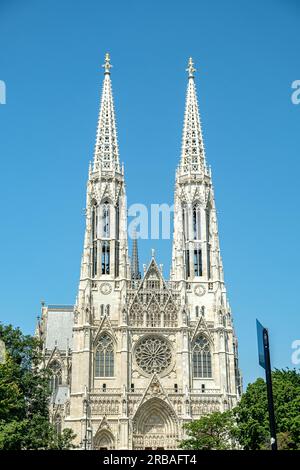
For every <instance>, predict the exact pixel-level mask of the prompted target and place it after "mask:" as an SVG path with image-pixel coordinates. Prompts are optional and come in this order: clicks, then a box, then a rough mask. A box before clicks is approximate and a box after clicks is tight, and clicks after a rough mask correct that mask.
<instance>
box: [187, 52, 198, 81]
mask: <svg viewBox="0 0 300 470" xmlns="http://www.w3.org/2000/svg"><path fill="white" fill-rule="evenodd" d="M186 71H187V72H188V74H189V78H194V72H196V69H195V67H194V62H193V59H192V57H190V58H189V62H188V68H187V69H186Z"/></svg>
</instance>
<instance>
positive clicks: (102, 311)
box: [100, 304, 104, 317]
mask: <svg viewBox="0 0 300 470" xmlns="http://www.w3.org/2000/svg"><path fill="white" fill-rule="evenodd" d="M103 315H104V305H103V304H101V305H100V316H101V317H103Z"/></svg>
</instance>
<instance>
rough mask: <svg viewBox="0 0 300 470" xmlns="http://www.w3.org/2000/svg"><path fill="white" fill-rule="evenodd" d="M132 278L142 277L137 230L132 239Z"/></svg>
mask: <svg viewBox="0 0 300 470" xmlns="http://www.w3.org/2000/svg"><path fill="white" fill-rule="evenodd" d="M131 279H141V273H140V267H139V253H138V244H137V237H136V232H134V234H133V240H132V257H131Z"/></svg>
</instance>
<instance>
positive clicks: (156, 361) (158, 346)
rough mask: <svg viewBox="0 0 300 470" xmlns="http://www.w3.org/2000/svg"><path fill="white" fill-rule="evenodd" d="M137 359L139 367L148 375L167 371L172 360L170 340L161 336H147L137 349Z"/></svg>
mask: <svg viewBox="0 0 300 470" xmlns="http://www.w3.org/2000/svg"><path fill="white" fill-rule="evenodd" d="M135 360H136V363H137V365H138V366H139V368H140V369H141V370H142V371H143V372H145V373H146V374H148V375H151V374H153V373H154V372H156V373H157V374H160V373H162V372H164V371H166V370H167V369H168V368H169V367H170V365H171V362H172V351H171V346H170V345H169V343H168V341H167V340H166V339H165V338H163V337H161V336H147V337H146V338H144V339H142V340H141V341H140V342H139V343H138V345H137V347H136V349H135Z"/></svg>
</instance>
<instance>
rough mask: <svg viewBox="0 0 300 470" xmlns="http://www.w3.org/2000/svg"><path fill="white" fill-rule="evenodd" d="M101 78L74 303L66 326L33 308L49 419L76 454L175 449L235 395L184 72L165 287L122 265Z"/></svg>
mask: <svg viewBox="0 0 300 470" xmlns="http://www.w3.org/2000/svg"><path fill="white" fill-rule="evenodd" d="M110 67H111V66H110V61H109V56H106V61H105V65H104V85H103V92H102V99H101V104H100V113H99V121H98V130H97V139H96V147H95V156H94V161H93V164H92V165H91V166H90V170H89V177H88V184H87V202H86V232H85V240H84V249H83V256H82V263H81V274H80V283H79V292H78V297H77V300H76V304H75V307H74V309H73V311H72V310H71V312H72V313H71V315H72V318H69V319H68V320H66V318H65V317H64V315H65V313H66V308H65V309H64V307H63V306H61V307H59V306H56V307H53V306H48V307H46V306H43V308H42V318H41V321H40V323H39V328H38V332H39V334H40V336H41V338H42V339H43V340H44V356H45V364H46V365H49V366H50V367H52V368H53V376H54V380H53V383H52V386H53V400H52V405H51V407H52V408H51V411H52V418H53V420H54V421H55V422H56V423H57V426H58V428H59V429H60V428H61V427H62V428H64V427H69V428H72V429H73V430H74V432H75V433H76V435H77V438H76V440H77V444H78V445H80V446H81V447H83V448H88V449H90V448H93V449H104V448H107V449H112V448H114V449H150V448H151V449H159V448H163V449H176V448H177V447H178V442H179V440H181V439H182V437H183V428H182V426H183V424H184V423H186V422H189V421H191V420H192V419H197V418H199V417H200V416H202V415H203V414H206V413H210V412H213V411H216V410H226V409H230V408H231V407H232V406H234V405H235V403H236V402H237V400H238V399H239V395H240V392H241V384H240V382H241V379H240V374H239V370H238V355H237V340H236V337H235V334H234V329H233V324H232V317H231V311H230V307H229V305H228V301H227V298H226V290H225V285H224V279H223V267H222V261H221V256H220V249H219V239H218V228H217V218H216V209H215V201H214V192H213V187H212V182H211V171H210V170H209V169H208V168H207V165H206V161H205V151H204V146H203V139H202V134H201V125H200V117H199V111H198V104H197V97H196V89H195V79H194V72H195V69H194V67H193V63H192V60H191V59H190V61H189V66H188V89H187V97H186V110H185V118H184V129H183V141H182V142H183V143H182V157H181V161H180V164H179V167H178V169H177V172H176V185H175V217H174V236H173V253H172V269H171V278H170V280H169V281H166V280H164V279H163V276H162V273H161V270H160V268H159V266H158V265H157V263H156V260H155V257H154V255H153V256H152V259H151V260H150V263H149V265H148V267H147V270H146V271H145V273H144V275H143V277H142V278H140V276H139V275H138V273H137V272H133V269H132V268H131V266H130V263H129V257H128V241H127V206H126V192H125V178H124V169H123V168H121V166H120V163H119V151H118V143H117V132H116V123H115V112H114V105H113V97H112V89H111V78H110ZM170 184H171V183H170ZM136 256H137V253H136V246H135V257H136ZM134 269H135V271H136V269H137V258H136V259H135V264H134ZM67 311H68V315H70V309H69V310H68V309H67ZM58 312H60V314H61V317H60V319H59V320H55V321H54V319H53V318H54V317H53V314H54V313H56V314H57V313H58ZM60 322H61V323H60ZM54 324H56V328H55V327H54V326H53V325H54ZM51 325H52V326H51ZM57 325H59V326H58V330H57ZM70 332H72V334H71V338H67V336H70ZM56 336H57V337H58V338H57V339H56Z"/></svg>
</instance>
